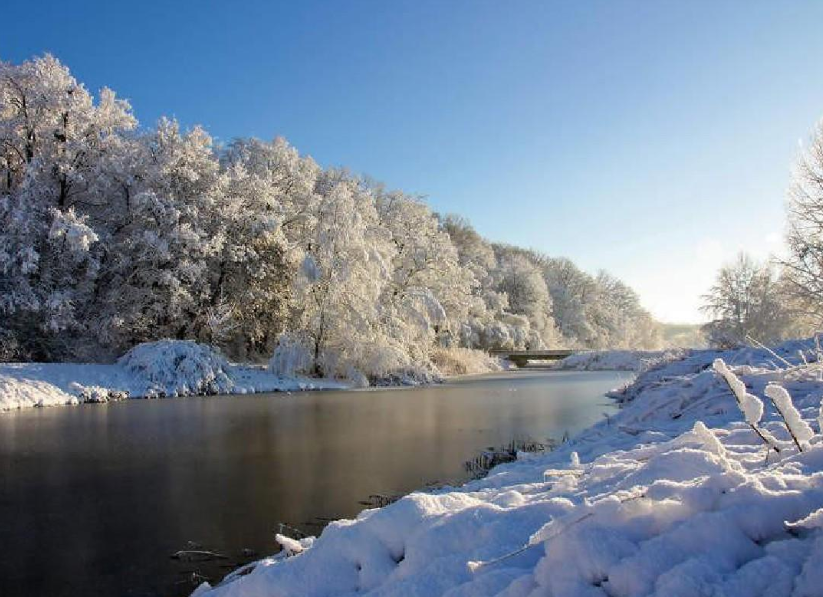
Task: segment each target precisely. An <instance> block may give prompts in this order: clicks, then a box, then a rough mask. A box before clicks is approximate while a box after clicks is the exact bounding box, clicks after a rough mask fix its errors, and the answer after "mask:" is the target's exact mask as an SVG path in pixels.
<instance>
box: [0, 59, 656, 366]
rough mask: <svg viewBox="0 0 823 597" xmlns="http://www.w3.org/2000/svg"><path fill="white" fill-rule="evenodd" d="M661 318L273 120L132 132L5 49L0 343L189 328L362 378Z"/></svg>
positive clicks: (107, 350) (124, 107) (58, 78)
mask: <svg viewBox="0 0 823 597" xmlns="http://www.w3.org/2000/svg"><path fill="white" fill-rule="evenodd" d="M653 327H654V326H653V322H652V321H651V319H650V318H649V317H648V314H646V313H645V311H643V310H642V309H640V307H639V301H637V297H636V295H634V294H633V293H632V292H631V291H630V289H628V288H627V287H625V285H622V283H620V282H619V281H617V280H615V279H613V278H611V277H608V276H605V275H604V276H599V277H597V278H593V277H591V276H589V275H588V274H585V273H583V272H580V271H579V270H577V269H576V268H575V267H574V265H573V264H572V263H571V262H569V261H567V260H566V261H563V260H552V259H550V258H548V257H546V256H543V255H540V254H538V253H535V252H533V251H525V250H522V249H516V248H514V247H502V246H495V245H492V244H491V243H489V242H488V241H487V240H485V239H483V238H482V237H481V236H480V235H479V234H478V233H477V232H476V231H475V230H474V229H473V228H472V227H471V226H470V225H469V224H468V222H466V221H465V220H462V219H460V218H458V217H453V216H449V217H445V218H440V217H439V216H437V214H434V213H433V212H432V211H431V209H430V208H429V207H428V206H427V205H426V204H425V202H423V201H422V200H420V199H418V198H415V197H411V196H409V195H405V194H403V193H402V192H400V191H391V192H388V191H386V190H385V189H384V188H383V187H382V186H380V185H377V184H374V183H370V182H368V181H366V180H364V179H362V178H359V177H356V176H353V175H351V174H350V173H348V172H347V171H345V170H342V169H323V168H321V167H320V166H319V165H318V164H317V163H316V162H315V161H314V160H312V159H311V158H310V157H308V156H303V155H300V154H299V153H298V152H297V150H296V149H295V148H293V147H291V146H290V145H289V144H288V143H287V142H286V141H285V140H284V139H282V138H276V139H274V140H273V141H271V142H269V141H261V140H258V139H236V140H234V141H232V142H230V143H228V144H227V145H226V146H218V145H216V144H215V143H214V142H213V140H212V139H211V137H210V136H209V135H208V133H206V131H205V130H203V129H202V128H200V127H194V128H192V129H190V130H183V129H181V127H180V126H179V125H178V124H177V123H176V122H174V121H172V120H168V119H165V118H164V119H161V120H160V121H159V123H158V124H157V125H156V126H155V127H153V128H149V129H140V130H139V131H138V129H137V121H136V119H135V118H134V116H133V114H132V112H131V108H130V106H129V105H128V103H126V102H124V101H122V100H120V99H118V98H117V97H116V96H115V94H114V93H113V92H112V91H110V90H107V89H103V90H101V91H100V93H99V94H98V95H97V97H96V98H95V97H93V96H92V95H91V94H90V93H89V92H88V91H87V90H86V89H85V88H84V87H83V86H82V84H80V83H78V82H77V81H76V80H75V79H74V78H73V77H72V76H71V73H70V72H69V70H68V69H67V68H66V67H65V66H64V65H62V64H60V62H59V61H58V60H57V59H55V58H53V57H52V56H48V55H46V56H43V57H41V58H35V59H33V60H29V61H26V62H23V63H22V64H19V65H13V64H5V63H2V64H0V359H2V360H8V359H78V358H83V359H101V358H114V357H115V356H117V355H119V354H121V353H123V352H124V351H126V350H127V349H129V348H131V347H132V346H134V345H135V344H138V343H141V342H146V341H154V340H160V339H163V338H178V339H193V340H198V341H201V342H208V343H211V344H214V345H217V346H220V347H221V348H223V349H224V350H225V351H226V352H227V353H228V354H229V355H230V356H233V357H235V358H243V359H258V360H262V359H264V358H266V357H268V356H270V355H271V354H272V353H273V354H274V357H273V358H272V360H271V362H272V367H273V368H274V369H275V370H277V371H279V372H295V371H302V372H308V373H320V374H324V375H347V376H349V377H351V378H354V379H359V380H361V381H362V380H364V379H366V378H371V379H380V378H385V377H393V376H398V377H402V376H405V375H407V374H409V373H414V374H421V373H422V374H426V373H428V372H436V367H437V363H438V362H439V363H441V364H443V363H451V364H450V365H449V366H453V365H454V360H455V359H459V358H463V356H465V355H468V354H470V351H465V350H464V349H463V348H462V347H471V348H485V349H488V348H500V347H506V348H527V347H539V346H543V345H548V346H558V345H561V344H573V345H576V346H593V347H607V346H629V345H646V344H648V343H649V342H650V341H651V340H650V337H651V336H652V335H653V334H652V331H653ZM455 347H457V348H459V350H452V349H453V348H455ZM460 355H463V356H460ZM466 358H468V357H466ZM469 360H471V359H469ZM458 368H459V367H458Z"/></svg>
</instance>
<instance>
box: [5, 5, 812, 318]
mask: <svg viewBox="0 0 823 597" xmlns="http://www.w3.org/2000/svg"><path fill="white" fill-rule="evenodd" d="M2 12H3V20H4V22H5V25H4V26H3V28H2V29H3V33H2V36H0V59H3V60H11V61H15V62H18V61H21V60H24V59H26V58H28V57H31V56H32V55H35V54H40V53H43V52H46V51H48V52H51V53H53V54H55V55H56V56H57V57H58V58H60V59H61V60H62V61H63V62H65V63H66V64H67V65H68V66H69V67H70V68H71V69H72V71H73V73H74V74H75V76H76V77H77V78H78V79H80V80H81V81H83V82H84V83H85V84H86V86H87V87H88V88H89V89H91V90H93V91H95V92H96V91H97V90H98V89H99V88H100V87H101V86H103V85H106V86H109V87H111V88H112V89H114V90H115V91H116V92H117V93H118V94H119V95H121V96H123V97H126V98H128V99H129V100H130V101H131V102H132V105H133V106H134V109H135V112H136V114H137V116H138V118H139V119H140V121H141V123H142V124H143V125H146V126H149V125H152V124H154V122H155V121H156V120H157V118H158V117H160V116H161V115H164V114H165V115H170V116H174V117H176V118H178V119H179V120H180V121H181V123H183V124H184V125H186V126H190V125H193V124H202V125H204V126H205V127H206V128H207V129H208V130H209V131H210V132H211V133H212V134H213V135H214V136H215V137H217V138H218V139H221V140H229V139H231V138H232V137H236V136H257V137H261V138H267V139H268V138H272V137H274V136H277V135H283V136H285V137H286V138H287V139H289V141H291V142H292V143H293V144H294V145H295V146H297V147H298V149H300V151H301V152H303V153H308V154H311V155H312V156H313V157H314V158H315V159H316V160H317V161H318V162H320V163H321V164H322V165H325V166H347V167H349V168H350V169H351V170H353V171H355V172H362V173H366V174H369V175H371V176H372V177H374V178H376V179H379V180H382V181H384V182H385V183H386V184H387V186H389V187H391V188H399V189H403V190H404V191H407V192H411V193H418V194H422V195H425V196H426V197H427V198H428V201H429V202H430V204H431V205H432V206H433V208H434V209H436V210H438V211H441V212H456V213H459V214H461V215H464V216H466V217H468V218H469V219H470V220H471V221H472V223H473V224H474V225H475V227H476V228H477V230H478V231H479V232H481V233H482V234H483V235H485V236H487V237H488V238H490V239H492V240H495V241H501V242H507V243H512V244H517V245H521V246H526V247H533V248H536V249H539V250H542V251H545V252H546V253H549V254H551V255H565V256H568V257H570V258H572V259H573V260H574V261H576V262H577V263H578V264H579V265H580V266H581V267H583V268H584V269H586V270H588V271H591V272H595V271H597V270H598V269H600V268H604V269H607V270H609V271H611V272H612V273H614V274H615V275H617V276H619V277H621V278H623V279H624V280H625V281H626V282H628V283H629V284H631V285H632V286H633V287H634V288H635V289H636V290H638V292H639V293H640V296H641V298H642V301H643V303H644V305H645V306H646V307H647V308H649V309H650V310H651V311H652V313H653V314H654V315H655V316H657V317H658V318H660V319H663V320H665V321H677V322H690V321H699V320H701V315H700V313H699V312H698V310H697V307H698V306H699V303H700V298H699V297H700V294H701V293H702V292H704V291H705V289H706V288H707V287H708V286H709V285H710V284H711V281H712V278H713V275H714V271H715V269H716V267H717V265H718V264H719V262H720V261H723V260H724V259H725V260H728V259H731V258H732V257H733V256H734V254H735V253H736V252H737V251H738V250H741V249H745V250H748V251H750V252H752V253H753V254H755V255H757V256H760V257H765V256H766V255H768V254H769V253H770V252H772V251H775V250H779V248H780V245H781V237H782V233H783V227H784V209H783V202H784V197H785V189H786V187H787V185H788V181H789V176H790V171H791V165H792V162H793V160H794V158H795V156H796V155H797V152H798V149H799V144H800V143H801V142H802V141H803V140H804V139H806V138H807V137H808V134H809V132H810V130H811V128H812V127H813V125H814V124H815V123H816V122H817V121H818V119H820V118H821V117H823V76H821V75H822V74H823V35H821V34H820V31H821V27H820V26H821V23H823V2H799V1H798V2H771V1H768V2H766V1H764V2H751V1H747V2H743V1H739V2H732V1H727V2H708V1H705V2H703V1H697V0H695V1H689V2H685V1H684V2H673V1H665V0H658V1H652V0H649V1H643V2H623V1H617V0H609V1H603V2H598V1H579V2H572V1H564V2H551V1H534V2H527V1H511V2H500V1H485V0H465V1H462V0H454V1H420V0H417V1H388V0H371V1H350V0H328V1H326V2H314V1H305V0H304V1H300V2H297V1H282V2H262V1H261V2H251V1H244V2H228V1H224V2H208V1H204V0H199V1H192V2H183V1H176V0H174V1H172V0H167V1H165V2H157V3H155V2H149V1H139V2H138V1H135V2H119V1H105V2H103V1H101V2H82V1H79V0H75V1H72V2H47V1H42V0H38V1H36V2H19V1H18V2H10V3H8V4H7V5H6V6H5V7H4V8H3V11H2Z"/></svg>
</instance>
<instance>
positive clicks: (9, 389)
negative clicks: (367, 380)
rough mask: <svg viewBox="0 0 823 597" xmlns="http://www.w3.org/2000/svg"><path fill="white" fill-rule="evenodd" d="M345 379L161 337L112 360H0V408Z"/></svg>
mask: <svg viewBox="0 0 823 597" xmlns="http://www.w3.org/2000/svg"><path fill="white" fill-rule="evenodd" d="M346 387H348V384H346V383H344V382H338V381H332V380H323V379H308V378H304V377H294V376H282V375H277V374H276V373H274V372H271V371H268V370H267V369H265V368H264V367H252V366H244V365H235V364H230V363H228V362H227V361H226V360H225V358H223V356H222V355H220V353H219V352H217V351H216V350H215V349H213V348H211V347H209V346H205V345H202V344H197V343H195V342H190V341H179V340H163V341H160V342H151V343H147V344H141V345H139V346H136V347H134V348H133V349H132V350H130V351H129V352H128V353H126V354H125V355H124V356H123V357H122V358H121V359H120V360H119V361H118V362H117V363H115V364H111V365H101V364H90V363H2V364H0V410H12V409H18V408H26V407H31V406H55V405H62V404H79V403H84V402H109V401H111V400H120V399H124V398H157V397H172V396H191V395H203V394H251V393H257V392H278V391H298V390H316V389H331V388H337V389H340V388H346Z"/></svg>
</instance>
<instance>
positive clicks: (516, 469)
mask: <svg viewBox="0 0 823 597" xmlns="http://www.w3.org/2000/svg"><path fill="white" fill-rule="evenodd" d="M795 348H796V346H793V347H791V348H790V350H791V352H792V353H793V354H794V355H795V357H796V358H795V360H794V361H791V360H789V359H788V358H787V359H786V360H787V361H788V362H786V363H784V362H782V361H780V359H777V361H778V363H775V357H774V355H773V354H771V353H769V352H768V351H762V352H747V351H748V349H746V351H730V352H726V353H718V352H716V351H699V354H698V353H697V352H695V353H690V354H689V355H687V356H688V358H687V359H682V360H680V361H671V362H668V363H664V364H661V365H659V366H657V367H653V368H651V369H649V370H647V371H645V372H642V373H641V374H640V375H639V376H638V378H637V380H636V381H635V382H634V384H632V385H631V386H630V387H629V388H628V389H627V390H626V391H625V392H624V396H630V397H631V399H630V400H625V401H624V404H623V408H622V409H621V411H620V412H619V413H618V414H617V415H615V416H614V417H611V418H610V419H609V420H605V421H602V422H600V423H598V424H597V425H595V426H593V427H591V428H589V429H588V430H586V431H584V432H583V433H582V434H580V435H579V436H577V437H576V438H574V439H572V440H571V441H570V442H568V443H566V444H563V445H561V446H560V447H559V448H558V449H557V450H555V451H554V452H550V453H546V454H530V455H523V456H522V457H521V458H519V459H518V460H517V461H515V462H513V463H509V464H504V465H501V466H499V467H497V468H495V469H493V470H492V471H491V472H490V474H489V475H488V476H487V477H485V478H483V479H480V480H477V481H473V482H471V483H469V484H467V485H465V486H464V487H462V488H459V489H453V488H444V489H442V490H438V491H435V492H429V493H424V492H417V493H413V494H410V495H408V496H406V497H404V498H402V499H400V500H398V501H397V502H395V503H394V504H391V505H389V506H386V507H385V508H382V509H374V510H365V511H364V512H362V513H361V514H360V515H359V516H358V517H357V519H356V520H341V521H337V522H335V523H332V524H331V525H329V526H328V527H327V528H326V529H325V530H324V531H323V533H322V535H321V536H320V537H318V538H317V539H315V540H314V541H313V542H311V544H310V545H307V546H304V545H303V544H302V543H301V545H300V546H299V547H300V548H301V549H297V547H296V546H292V547H295V549H291V550H286V551H284V552H281V554H278V555H277V556H274V557H271V558H266V559H264V560H261V561H260V562H257V563H256V564H252V565H249V566H246V567H245V568H243V569H242V570H241V571H238V572H237V573H235V574H232V575H229V576H228V577H227V578H226V579H225V580H224V581H223V582H222V583H220V584H219V585H217V586H216V587H214V588H212V587H210V586H209V585H207V584H204V585H202V586H201V587H200V588H198V590H197V591H196V592H195V594H196V595H197V597H228V596H231V597H255V596H262V595H278V596H292V595H294V596H297V595H300V596H304V597H313V596H316V597H319V596H321V595H323V596H328V597H332V596H338V595H339V596H342V595H353V594H358V595H371V596H378V595H379V596H381V597H388V596H401V595H404V596H405V595H413V596H415V595H416V596H424V595H425V596H437V595H448V596H449V597H461V596H462V597H469V596H472V597H483V596H498V597H538V596H555V597H559V596H562V597H596V596H600V597H607V596H612V597H618V596H619V597H634V596H641V595H660V596H663V595H666V596H667V597H672V596H682V597H692V596H718V595H725V596H729V597H731V596H739V597H743V596H746V597H749V596H757V595H761V596H767V595H768V596H769V597H789V596H795V597H811V596H818V597H819V596H820V595H821V594H823V591H821V586H823V523H821V520H823V514H821V508H823V437H821V434H820V429H819V428H818V423H817V421H816V417H817V416H818V414H819V408H820V402H821V396H823V375H821V374H822V373H823V363H817V362H814V360H813V359H811V358H810V355H804V356H800V354H799V353H798V352H797V351H796V350H795ZM801 350H802V349H801ZM778 354H781V353H780V352H778ZM715 358H722V359H723V362H724V367H725V368H724V367H720V369H723V372H722V373H718V372H716V371H714V370H713V369H712V368H711V365H712V362H713V361H714V359H715ZM688 359H692V360H691V361H690V362H689V360H688ZM807 360H808V361H809V363H806V362H805V361H807ZM726 370H727V373H728V376H727V377H725V376H726ZM727 380H731V381H732V385H731V386H730V385H729V383H728V381H727ZM775 384H779V387H781V388H783V389H784V390H785V393H784V392H779V391H777V390H775V389H774V388H776V387H778V385H775ZM767 387H769V388H771V389H770V390H769V391H768V394H767V393H766V388H767ZM733 388H737V390H738V391H740V392H745V393H748V394H751V395H752V396H757V397H759V398H758V399H760V400H762V397H763V396H767V397H768V398H771V400H763V401H762V402H763V416H762V419H761V418H758V423H757V424H758V425H759V426H760V427H759V428H758V429H760V430H762V431H768V433H769V434H770V436H771V437H772V438H774V441H775V442H777V443H776V444H775V445H776V446H777V447H778V448H779V451H776V450H774V449H773V447H771V446H770V445H768V444H767V443H765V442H764V440H762V438H760V437H758V435H757V433H756V431H755V429H753V427H752V426H750V425H749V424H748V423H746V421H745V416H744V413H743V412H741V408H740V407H739V406H738V403H737V401H736V399H735V396H734V395H733V393H732V391H733ZM775 407H777V408H775ZM781 412H782V413H784V414H783V415H781ZM748 414H749V415H750V417H749V418H751V419H752V420H754V417H752V416H751V413H748ZM801 421H802V423H801ZM807 427H808V429H811V430H812V432H813V433H814V434H815V435H814V436H812V437H809V432H808V430H807ZM790 431H791V433H790ZM792 434H793V435H795V436H796V437H797V439H798V440H799V441H798V442H796V443H795V442H793V440H792V437H791V436H792ZM281 544H284V545H291V543H290V542H288V541H285V540H284V541H281Z"/></svg>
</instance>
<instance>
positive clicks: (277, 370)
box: [269, 334, 314, 377]
mask: <svg viewBox="0 0 823 597" xmlns="http://www.w3.org/2000/svg"><path fill="white" fill-rule="evenodd" d="M269 371H271V372H272V373H274V374H275V375H282V376H283V377H293V376H295V375H309V374H311V373H314V355H313V354H312V351H311V347H310V346H309V344H308V341H307V340H306V338H303V337H301V336H299V335H296V334H282V335H281V336H280V338H279V339H278V340H277V346H276V347H275V349H274V354H273V355H272V357H271V359H270V360H269Z"/></svg>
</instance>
